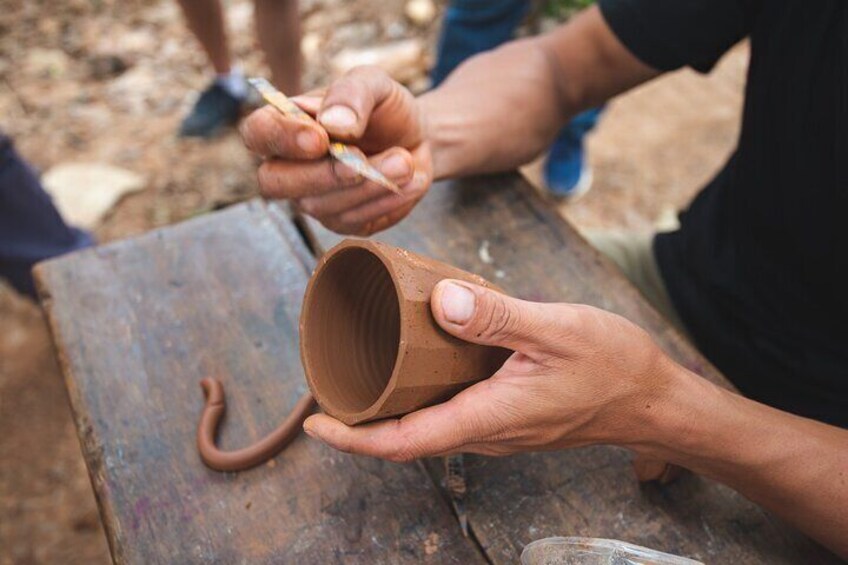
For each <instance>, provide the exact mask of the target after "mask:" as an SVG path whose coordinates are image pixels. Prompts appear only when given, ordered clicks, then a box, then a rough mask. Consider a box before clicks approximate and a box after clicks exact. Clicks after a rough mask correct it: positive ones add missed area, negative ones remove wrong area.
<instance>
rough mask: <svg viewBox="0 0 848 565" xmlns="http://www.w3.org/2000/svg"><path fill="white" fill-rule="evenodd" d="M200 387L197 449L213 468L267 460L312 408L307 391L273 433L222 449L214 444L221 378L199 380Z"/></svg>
mask: <svg viewBox="0 0 848 565" xmlns="http://www.w3.org/2000/svg"><path fill="white" fill-rule="evenodd" d="M200 386H201V387H202V388H203V393H204V394H205V395H206V404H205V406H204V407H203V414H201V416H200V424H198V426H197V450H198V451H199V452H200V458H201V459H202V460H203V462H204V463H205V464H206V465H207V466H208V467H210V468H212V469H215V470H216V471H243V470H245V469H250V468H251V467H255V466H257V465H260V464H262V463H264V462H265V461H267V460H269V459H271V458H272V457H274V456H275V455H276V454H277V453H279V452H280V451H282V450H283V449H284V448H285V447H286V446H287V445H288V444H289V443H291V441H292V440H293V439H294V438H296V437H297V436H298V434H300V430H301V427H302V426H303V421H304V420H306V418H307V417H308V416H309V414H310V413H311V412H312V410H313V408H314V407H315V400H314V399H313V398H312V395H311V394H309V393H308V392H307V393H306V394H304V395H303V396H301V397H300V399H299V400H298V401H297V404H295V405H294V408H293V409H292V411H291V412H290V413H289V415H288V416H286V419H285V420H283V423H282V424H280V425H279V426H278V427H277V429H275V430H274V431H273V432H271V433H270V434H268V435H267V436H265V437H264V438H262V439H260V440H259V441H257V442H256V443H254V444H253V445H249V446H247V447H244V448H242V449H238V450H236V451H222V450H220V449H218V446H217V445H215V432H216V431H217V430H218V423H219V422H220V421H221V417H223V415H224V412H225V411H226V401H225V399H224V386H223V385H222V384H221V381H219V380H217V379H210V378H206V379H203V380H202V381H200Z"/></svg>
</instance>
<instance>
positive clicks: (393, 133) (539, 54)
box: [242, 8, 658, 235]
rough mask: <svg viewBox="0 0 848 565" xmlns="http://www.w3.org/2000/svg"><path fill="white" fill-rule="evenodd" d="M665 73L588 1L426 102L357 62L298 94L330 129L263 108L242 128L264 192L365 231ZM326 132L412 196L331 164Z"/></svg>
mask: <svg viewBox="0 0 848 565" xmlns="http://www.w3.org/2000/svg"><path fill="white" fill-rule="evenodd" d="M657 74H658V72H657V71H654V70H652V69H650V68H649V67H647V66H646V65H645V64H643V63H641V62H639V60H638V59H636V58H635V57H634V56H633V55H632V54H631V53H630V52H629V51H627V49H626V48H625V47H624V46H623V45H622V44H621V43H620V42H619V41H618V40H617V39H616V37H615V35H614V34H613V33H612V31H611V30H610V29H609V27H608V26H607V25H606V23H605V21H604V19H603V17H602V16H601V13H600V11H599V10H598V9H597V8H590V9H588V10H586V11H584V12H583V13H581V14H579V15H578V16H576V17H574V18H572V20H570V21H569V22H568V23H567V24H565V25H564V26H562V28H560V29H557V30H555V31H554V32H552V33H550V34H547V35H544V36H541V37H537V38H532V39H525V40H521V41H516V42H513V43H510V44H507V45H505V46H503V47H501V48H499V49H497V50H495V51H492V52H490V53H485V54H482V55H479V56H477V57H474V58H472V59H470V60H468V61H467V62H466V63H464V64H463V65H461V66H460V67H459V68H458V69H457V70H456V71H455V72H454V73H453V74H452V75H451V76H450V77H449V78H448V79H447V80H446V81H445V82H444V83H443V84H442V85H441V86H440V87H439V88H437V89H435V90H433V91H431V92H429V93H427V94H425V95H423V96H421V97H419V98H417V99H416V98H414V97H413V96H412V95H411V94H410V93H409V91H407V90H406V89H405V88H403V87H402V86H401V85H399V84H398V83H396V82H394V81H392V80H391V79H389V78H388V77H387V76H386V75H385V74H384V73H382V72H381V71H378V70H376V69H374V68H369V67H360V68H357V69H354V70H353V71H351V72H350V73H348V74H347V75H346V76H345V77H342V78H341V79H339V80H338V81H336V82H334V83H333V84H332V85H330V87H329V88H328V89H326V90H325V91H321V92H318V93H315V94H313V95H307V96H302V97H298V98H297V99H296V100H297V101H298V103H299V104H301V106H302V107H304V109H306V110H307V111H310V112H312V113H314V114H316V115H317V118H318V121H319V122H320V123H321V125H322V126H323V129H322V128H320V127H318V126H310V125H308V124H304V123H303V122H299V121H296V120H291V119H287V118H284V117H283V116H281V115H280V114H279V113H277V112H275V111H274V109H272V108H268V107H265V108H262V109H260V110H258V111H256V112H254V113H253V114H252V115H251V116H250V117H249V118H248V119H247V120H246V121H245V123H244V125H243V127H242V135H243V137H244V141H245V144H246V145H247V147H248V148H250V149H251V150H252V151H254V152H255V153H257V154H259V155H261V156H262V157H264V158H265V161H264V163H263V164H262V165H261V167H260V169H259V185H260V189H261V191H262V194H263V195H264V196H266V197H269V198H289V199H292V200H293V201H294V202H295V204H296V205H298V206H299V207H300V208H301V209H302V210H303V211H305V212H307V213H309V214H310V215H313V216H315V217H316V218H318V219H319V220H320V221H321V222H322V223H324V224H325V225H326V226H327V227H328V228H330V229H332V230H334V231H337V232H340V233H353V234H361V235H364V234H370V233H373V232H375V231H379V230H380V229H384V228H386V227H389V226H390V225H392V224H394V223H396V222H397V221H399V220H400V219H401V218H403V217H404V216H405V215H406V214H408V213H409V211H411V209H412V207H414V205H415V204H416V203H417V202H418V201H419V200H420V199H421V198H422V197H423V196H424V194H425V193H426V191H427V190H428V188H429V186H430V184H431V183H432V181H433V180H434V179H440V178H447V177H451V176H458V175H465V174H474V173H483V172H495V171H503V170H511V169H514V168H515V167H517V166H518V165H521V164H523V163H526V162H527V161H529V160H531V159H532V158H533V157H535V156H536V155H537V154H539V153H540V152H541V151H543V150H544V149H545V147H547V145H548V144H549V143H550V141H551V140H552V139H553V137H554V136H555V135H556V132H557V131H558V130H559V128H560V126H561V125H562V124H563V123H565V122H566V121H567V120H568V119H569V117H570V116H572V115H574V114H576V113H577V112H579V111H580V110H582V109H584V108H587V107H589V106H591V105H594V104H597V103H600V102H602V101H604V100H606V99H607V98H610V97H612V96H614V95H615V94H618V93H619V92H622V91H624V90H626V89H627V88H630V87H632V86H634V85H636V84H639V83H641V82H644V81H645V80H648V79H649V78H651V77H653V76H656V75H657ZM328 133H329V135H330V136H332V137H333V138H334V139H339V140H343V141H348V142H351V143H353V144H355V145H357V146H358V147H360V148H361V149H362V150H363V151H364V152H365V153H366V155H368V156H369V157H370V159H371V161H372V163H373V164H374V165H375V166H376V167H378V168H379V169H380V170H381V171H383V173H384V174H386V175H387V176H389V177H390V178H392V179H393V180H395V181H396V182H397V183H398V184H399V185H400V186H401V188H402V192H403V194H402V195H400V196H397V195H394V194H391V193H388V192H387V191H386V190H385V189H383V188H382V187H380V186H379V185H375V184H374V183H371V182H367V181H363V180H362V179H358V178H356V177H355V175H351V174H350V172H349V171H348V170H346V169H345V168H344V167H343V166H341V165H339V164H338V163H334V162H333V161H332V160H331V159H330V158H328V157H327V145H328V140H329V138H328Z"/></svg>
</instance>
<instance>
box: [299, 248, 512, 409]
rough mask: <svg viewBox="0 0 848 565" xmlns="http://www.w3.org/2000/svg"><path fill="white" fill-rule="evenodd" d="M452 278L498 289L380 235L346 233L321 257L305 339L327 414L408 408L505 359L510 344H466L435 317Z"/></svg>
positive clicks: (487, 372)
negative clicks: (435, 294)
mask: <svg viewBox="0 0 848 565" xmlns="http://www.w3.org/2000/svg"><path fill="white" fill-rule="evenodd" d="M446 278H451V279H460V280H464V281H466V282H469V283H471V284H477V285H482V286H483V287H487V288H493V287H492V285H490V284H489V283H488V282H486V281H485V280H484V279H482V278H481V277H479V276H477V275H473V274H470V273H466V272H464V271H461V270H459V269H456V268H454V267H451V266H449V265H446V264H444V263H440V262H438V261H435V260H433V259H429V258H427V257H422V256H420V255H416V254H414V253H410V252H409V251H406V250H404V249H398V248H396V247H392V246H390V245H386V244H383V243H379V242H375V241H363V240H345V241H344V242H342V243H341V244H339V245H338V246H336V247H334V248H333V249H332V250H330V251H329V252H327V253H326V254H325V255H324V256H323V257H322V258H321V260H320V261H319V263H318V266H317V267H316V269H315V272H314V274H313V275H312V278H311V279H310V282H309V285H308V287H307V289H306V297H305V298H304V305H303V310H302V314H301V321H300V346H301V358H302V361H303V367H304V370H305V372H306V380H307V382H308V383H309V388H310V390H311V391H312V394H313V396H314V397H315V399H316V401H317V402H318V404H319V406H321V408H322V409H323V410H324V411H325V412H326V413H327V414H329V415H330V416H333V417H334V418H337V419H338V420H340V421H342V422H344V423H345V424H349V425H353V424H359V423H362V422H368V421H371V420H377V419H381V418H387V417H390V416H398V415H402V414H407V413H409V412H412V411H414V410H418V409H419V408H423V407H425V406H431V405H433V404H437V403H439V402H443V401H445V400H447V399H449V398H450V397H452V396H454V395H455V394H456V393H457V392H459V391H461V390H462V389H464V388H467V387H468V386H470V385H472V384H473V383H475V382H478V381H481V380H483V379H485V378H488V377H489V376H491V375H492V374H494V373H495V372H496V371H497V370H498V369H499V368H500V367H501V365H503V363H504V361H505V360H506V359H507V357H509V355H510V352H509V351H507V350H504V349H501V348H498V347H491V346H486V345H478V344H475V343H470V342H467V341H463V340H461V339H458V338H456V337H454V336H452V335H450V334H449V333H447V332H445V331H444V330H443V329H441V328H440V327H439V325H438V324H437V323H436V321H435V319H434V318H433V315H432V313H431V309H430V296H431V293H432V291H433V288H434V287H435V286H436V284H437V283H438V282H439V281H441V280H443V279H446ZM493 292H494V291H493Z"/></svg>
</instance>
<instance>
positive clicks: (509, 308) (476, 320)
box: [430, 279, 567, 353]
mask: <svg viewBox="0 0 848 565" xmlns="http://www.w3.org/2000/svg"><path fill="white" fill-rule="evenodd" d="M561 306H562V305H558V304H539V303H536V302H527V301H524V300H519V299H517V298H512V297H510V296H506V295H505V294H501V293H500V292H497V291H495V290H491V289H488V288H485V287H482V286H478V285H475V284H470V283H466V282H463V281H458V280H450V279H446V280H443V281H440V282H439V283H438V284H437V285H436V287H435V288H434V289H433V294H432V296H431V301H430V308H431V310H432V312H433V316H434V317H435V318H436V321H437V322H438V323H439V325H440V326H441V327H442V328H443V329H444V330H445V331H447V332H448V333H451V334H453V335H455V336H456V337H458V338H460V339H464V340H465V341H470V342H472V343H479V344H482V345H493V346H498V347H505V348H507V349H512V350H513V351H520V352H522V353H531V352H533V351H539V350H542V349H548V348H550V347H551V346H553V345H554V344H555V342H556V341H557V340H556V337H555V336H557V335H559V334H561V332H559V331H558V329H559V328H558V327H557V326H558V325H559V323H560V317H561V313H557V312H554V311H555V310H559V309H560V307H561ZM566 308H567V307H566Z"/></svg>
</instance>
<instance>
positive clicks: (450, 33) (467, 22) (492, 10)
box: [431, 0, 530, 86]
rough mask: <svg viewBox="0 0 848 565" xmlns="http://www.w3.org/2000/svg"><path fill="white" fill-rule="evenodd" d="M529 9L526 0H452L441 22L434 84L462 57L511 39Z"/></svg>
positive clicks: (465, 57) (462, 59)
mask: <svg viewBox="0 0 848 565" xmlns="http://www.w3.org/2000/svg"><path fill="white" fill-rule="evenodd" d="M529 10H530V2H529V0H452V1H451V3H450V5H449V6H448V7H447V9H446V10H445V17H444V20H443V21H442V33H441V35H440V36H439V44H438V54H437V59H436V66H435V68H434V69H433V72H432V75H431V78H432V79H433V85H434V86H436V85H438V84H439V83H441V82H442V81H443V80H444V79H445V78H446V77H447V76H448V75H449V74H450V73H451V72H452V71H453V70H454V69H455V68H456V67H458V66H459V64H460V63H462V62H463V61H464V60H465V59H467V58H469V57H471V56H472V55H476V54H477V53H481V52H483V51H488V50H490V49H494V48H495V47H497V46H498V45H501V44H502V43H506V42H507V41H509V40H510V39H512V37H513V35H514V34H515V29H516V28H517V27H518V26H519V25H520V24H521V22H522V21H523V20H524V18H525V17H527V13H528V12H529Z"/></svg>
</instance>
